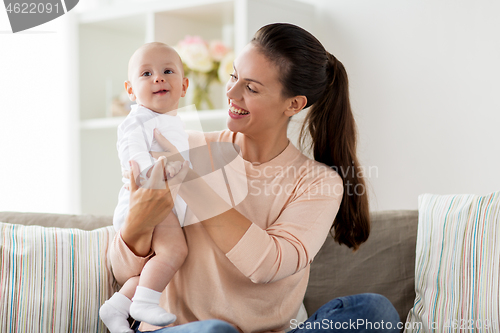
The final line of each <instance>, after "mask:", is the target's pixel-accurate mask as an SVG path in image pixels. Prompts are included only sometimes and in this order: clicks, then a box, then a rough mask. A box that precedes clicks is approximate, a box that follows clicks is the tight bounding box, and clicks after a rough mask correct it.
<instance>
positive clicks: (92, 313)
mask: <svg viewBox="0 0 500 333" xmlns="http://www.w3.org/2000/svg"><path fill="white" fill-rule="evenodd" d="M114 233H115V231H114V229H113V227H112V226H109V227H104V228H100V229H96V230H92V231H84V230H80V229H61V228H46V227H41V226H23V225H14V224H9V223H2V222H0V299H1V300H2V301H1V302H0V327H2V331H5V332H107V330H106V328H105V327H104V324H103V323H102V321H100V320H99V314H98V311H99V307H100V305H101V304H102V303H104V301H105V300H106V299H108V298H109V297H110V296H111V295H112V294H113V292H114V291H115V288H116V284H115V282H114V279H113V275H112V273H111V271H110V267H109V262H108V260H107V257H106V253H107V249H108V247H109V246H110V244H111V241H112V239H113V236H114Z"/></svg>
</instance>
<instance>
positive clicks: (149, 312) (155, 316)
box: [130, 301, 177, 326]
mask: <svg viewBox="0 0 500 333" xmlns="http://www.w3.org/2000/svg"><path fill="white" fill-rule="evenodd" d="M130 315H131V316H132V318H134V319H135V320H138V321H143V322H145V323H148V324H151V325H156V326H167V325H169V324H172V323H173V322H174V321H175V320H176V319H177V317H176V316H175V315H174V314H172V313H169V312H167V311H165V310H164V309H163V308H162V307H161V306H159V305H158V304H153V303H147V302H141V301H133V302H132V305H131V306H130Z"/></svg>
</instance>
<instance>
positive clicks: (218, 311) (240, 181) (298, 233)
mask: <svg viewBox="0 0 500 333" xmlns="http://www.w3.org/2000/svg"><path fill="white" fill-rule="evenodd" d="M227 98H228V99H229V102H230V108H229V115H230V117H229V119H228V128H229V130H225V131H221V132H212V133H195V132H192V133H190V136H189V147H190V154H189V156H190V161H191V163H192V165H193V168H192V169H189V170H188V171H187V175H186V177H185V178H184V181H183V183H182V185H180V188H178V190H179V192H178V193H179V195H180V197H182V199H183V200H185V202H186V203H187V205H188V209H187V211H186V215H185V223H184V229H183V231H184V234H185V237H186V243H187V247H188V254H187V257H186V260H185V261H184V263H183V265H182V266H181V267H180V269H179V270H178V271H177V273H176V274H175V275H174V276H173V278H172V280H171V281H170V283H169V284H168V286H167V287H166V289H165V290H164V294H165V296H166V297H164V298H162V300H163V301H162V303H161V304H160V305H162V306H163V307H164V308H165V309H167V310H168V311H170V312H172V313H174V314H175V315H176V316H177V320H176V322H175V323H174V325H177V326H179V327H175V328H172V329H171V328H170V327H167V328H163V329H161V330H160V331H159V332H165V333H168V332H169V331H171V330H173V331H175V332H220V328H218V329H213V327H211V324H212V321H209V320H207V319H218V320H223V321H225V322H228V323H230V324H231V325H232V326H235V327H236V328H237V329H238V330H239V331H242V332H282V331H283V330H284V329H286V328H290V327H291V326H290V325H291V324H292V319H293V318H294V317H295V316H296V315H297V312H298V310H299V307H300V305H301V302H302V299H303V297H304V293H305V290H306V287H307V283H308V278H309V265H310V263H311V262H312V260H313V259H314V256H315V255H316V254H317V253H318V251H319V249H320V248H321V246H322V244H323V242H324V241H325V239H326V237H327V236H328V234H329V231H330V230H332V231H333V234H334V237H335V239H336V240H337V241H338V242H339V243H340V244H345V245H347V246H348V247H351V248H354V249H356V248H358V247H359V246H360V245H361V244H362V243H363V242H364V241H365V240H366V239H367V237H368V234H369V230H370V224H369V217H368V204H367V203H368V200H367V195H366V191H360V193H358V194H356V193H354V194H353V193H352V192H348V189H349V188H350V187H352V186H353V185H355V186H356V185H358V186H361V187H363V186H364V180H363V178H362V177H363V175H362V173H358V172H353V173H346V172H341V173H337V172H336V170H349V168H354V169H356V170H358V169H359V164H358V163H357V158H356V134H355V123H354V119H353V115H352V112H351V109H350V104H349V94H348V89H347V75H346V73H345V70H344V68H343V66H342V64H341V63H340V62H339V61H338V60H337V59H336V58H335V57H333V56H332V55H331V54H330V53H328V52H327V51H326V50H325V49H324V47H323V46H322V45H321V43H320V42H319V41H318V40H317V39H316V38H315V37H314V36H312V35H311V34H310V33H308V32H307V31H305V30H304V29H302V28H299V27H297V26H294V25H291V24H284V23H276V24H271V25H267V26H264V27H262V28H261V29H260V30H259V31H258V32H257V33H256V35H255V37H254V39H253V40H252V41H251V42H250V44H248V45H247V46H246V47H245V48H244V49H243V51H242V52H241V53H240V55H239V56H238V57H237V58H236V60H235V61H234V72H233V74H232V75H231V78H230V80H229V82H228V83H227ZM309 106H311V109H310V110H309V113H308V117H307V118H306V120H307V123H306V127H305V128H306V129H305V130H308V131H309V132H310V134H311V137H312V140H313V151H314V158H315V159H314V160H312V159H309V158H307V157H306V156H305V155H303V154H302V153H301V152H300V151H299V150H298V149H297V148H296V147H294V146H293V144H291V143H290V141H289V140H288V138H287V126H288V124H289V121H290V118H291V117H292V116H294V115H296V114H297V113H299V112H301V111H302V110H303V109H304V108H305V107H309ZM155 139H156V140H157V142H158V144H160V146H162V147H163V149H164V150H165V152H164V153H158V152H156V153H152V155H153V156H154V157H161V156H167V158H168V159H169V160H174V159H176V158H181V157H180V156H179V155H178V154H177V157H176V153H177V151H176V149H175V148H174V147H173V145H172V144H171V143H170V142H168V141H167V140H166V139H165V138H164V137H163V136H162V135H160V134H158V133H155ZM200 149H201V150H200ZM230 156H231V158H229V157H230ZM234 156H236V157H235V158H234V160H233V157H234ZM207 170H208V171H207ZM283 170H286V171H287V172H283ZM292 170H293V171H292ZM294 171H295V172H294ZM203 175H206V176H207V177H204V176H203ZM174 178H175V177H174ZM219 183H220V184H219ZM214 184H216V186H214ZM168 185H169V186H171V185H172V184H171V183H169V184H168ZM219 185H220V186H219ZM249 186H250V187H251V188H252V191H251V192H245V191H244V190H246V189H248V187H249ZM175 188H177V186H176V187H175ZM226 193H227V195H226ZM242 193H243V195H242ZM240 199H241V200H240ZM139 204H141V203H140V201H139ZM142 205H143V206H144V209H135V210H130V211H129V215H128V218H127V220H126V221H125V223H124V224H123V226H122V228H121V229H120V231H119V233H118V234H117V236H116V238H115V240H114V243H113V246H112V248H111V253H110V256H111V262H112V265H113V272H114V274H115V277H116V279H117V280H118V282H120V283H124V281H125V280H128V279H129V278H131V277H132V276H134V275H136V274H137V273H138V272H140V271H141V270H142V269H143V267H144V266H145V264H146V263H147V262H148V260H149V258H150V256H151V246H150V240H149V239H150V238H151V236H152V235H151V233H150V231H149V230H151V228H152V227H154V225H152V224H154V223H153V222H152V221H151V218H148V217H147V216H149V214H150V212H151V211H153V210H154V208H153V207H149V208H148V204H147V203H146V202H144V203H142ZM153 206H154V205H153ZM166 214H168V212H167V213H166ZM171 214H172V213H170V215H168V216H171ZM167 219H168V218H167ZM144 226H147V228H146V229H147V230H145V227H144ZM357 319H363V320H368V321H370V322H385V323H389V324H391V325H390V327H389V326H386V327H387V329H386V330H385V329H384V330H383V331H387V332H395V331H396V330H397V329H396V324H397V322H398V321H399V316H398V313H397V312H396V310H395V309H394V307H393V306H392V305H391V303H390V302H389V301H388V300H387V299H386V298H384V297H383V296H380V295H373V294H369V295H368V294H364V295H357V296H350V297H343V298H340V299H335V300H332V301H331V302H329V303H327V304H325V305H324V306H323V307H322V308H320V309H319V310H318V312H316V313H315V314H314V315H313V316H312V317H311V318H310V319H309V320H308V323H309V324H305V325H300V326H296V327H292V328H295V330H294V332H296V333H299V332H300V333H305V332H313V330H309V329H308V328H310V327H313V328H314V327H317V326H318V325H317V323H319V322H322V321H327V322H332V321H333V322H335V321H337V322H346V323H347V322H349V321H354V322H356V320H357ZM193 322H195V323H193ZM218 323H219V324H220V322H218ZM379 328H380V327H379ZM152 329H158V327H153V326H148V325H146V324H145V323H142V324H141V325H140V327H139V330H138V332H139V331H149V330H152ZM224 330H226V331H227V332H236V331H235V330H234V329H232V328H231V326H229V325H227V324H226V326H224ZM361 330H363V328H362V327H360V328H358V329H357V330H356V329H353V330H352V331H361ZM368 331H370V330H368ZM374 331H377V332H380V331H381V330H380V329H377V330H374Z"/></svg>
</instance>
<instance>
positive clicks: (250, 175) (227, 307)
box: [110, 130, 343, 332]
mask: <svg viewBox="0 0 500 333" xmlns="http://www.w3.org/2000/svg"><path fill="white" fill-rule="evenodd" d="M236 135H241V134H237V133H233V132H231V131H229V130H225V131H222V132H213V133H205V135H203V134H201V133H191V134H190V139H189V140H190V147H198V146H201V145H203V144H205V140H206V142H207V143H210V142H234V138H235V136H236ZM243 163H244V166H245V170H244V171H243V170H237V171H238V172H240V173H241V172H246V177H247V180H248V195H247V196H246V197H245V198H244V200H243V201H241V202H240V203H239V204H237V205H236V206H235V209H236V210H237V211H238V212H240V213H241V214H243V215H244V216H245V217H246V218H248V219H249V220H250V221H252V225H251V226H250V228H249V229H248V230H247V231H246V233H245V234H244V236H243V237H242V238H241V239H240V241H239V242H238V243H237V244H236V245H235V246H234V247H233V248H232V249H231V251H229V252H228V253H227V254H224V253H223V252H222V251H221V250H220V249H219V248H218V247H217V245H215V243H214V242H213V241H212V239H211V237H210V236H209V235H208V234H207V232H206V231H205V229H204V227H203V225H202V224H201V223H196V224H192V225H188V226H186V227H184V232H185V235H186V241H187V244H188V249H189V254H188V256H187V259H186V261H185V263H184V265H183V266H182V267H181V268H180V270H179V271H178V272H177V273H176V274H175V276H174V277H173V279H172V280H171V281H170V283H169V284H168V286H167V288H166V289H165V291H164V292H163V294H162V299H161V305H162V306H163V307H164V308H165V309H167V310H168V311H170V312H172V313H174V314H175V315H176V316H177V321H176V322H175V325H179V324H184V323H187V322H191V321H196V320H205V319H213V318H217V319H222V320H225V321H227V322H229V323H232V324H233V325H235V326H236V327H237V328H238V329H240V330H241V331H243V332H281V331H283V329H285V328H286V327H289V325H290V320H291V319H293V318H295V316H296V315H297V312H298V309H299V307H300V304H301V302H302V299H303V297H304V294H305V291H306V287H307V282H308V278H309V264H310V263H311V262H312V260H313V258H314V256H315V255H316V253H317V252H318V251H319V249H320V248H321V246H322V244H323V242H324V241H325V239H326V237H327V236H328V232H329V230H330V227H331V225H332V222H333V220H334V218H335V215H336V214H337V211H338V209H339V205H340V202H341V200H342V193H343V190H342V189H343V187H342V180H341V178H340V176H339V175H338V174H337V173H336V172H334V171H333V170H332V169H331V168H327V167H326V166H325V165H324V164H321V163H319V162H316V161H313V160H311V159H309V158H307V157H306V156H304V155H303V154H302V153H301V152H300V151H299V150H298V149H297V148H296V147H294V146H293V145H292V144H291V143H290V144H289V145H288V147H287V148H286V149H285V150H284V151H283V152H282V153H281V154H280V155H278V156H277V157H275V158H274V159H272V160H271V161H269V162H267V163H263V164H260V165H258V166H254V165H252V164H251V163H249V162H247V161H244V162H243ZM188 213H189V209H188ZM188 213H186V221H187V219H188V215H189V214H188ZM148 258H149V257H146V258H143V257H137V256H135V255H134V253H133V252H131V251H130V249H129V248H128V247H127V245H126V244H125V243H124V241H123V239H122V238H121V235H120V234H119V233H118V234H117V235H116V237H115V239H114V242H113V245H112V247H111V249H110V260H111V264H112V267H113V272H114V274H115V277H116V278H117V280H118V282H119V283H123V282H124V281H125V280H126V279H128V278H129V277H131V276H134V275H138V274H139V273H140V271H141V269H142V267H143V266H144V264H145V263H146V261H147V260H148ZM156 328H157V327H154V326H151V325H147V324H145V323H142V324H141V327H140V329H141V330H142V331H147V330H153V329H156Z"/></svg>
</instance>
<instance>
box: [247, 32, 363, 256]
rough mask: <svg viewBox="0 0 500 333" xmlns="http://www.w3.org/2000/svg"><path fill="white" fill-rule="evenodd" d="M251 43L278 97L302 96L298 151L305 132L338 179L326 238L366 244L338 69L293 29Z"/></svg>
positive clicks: (359, 179)
mask: <svg viewBox="0 0 500 333" xmlns="http://www.w3.org/2000/svg"><path fill="white" fill-rule="evenodd" d="M252 43H254V45H257V46H258V47H259V49H260V50H261V51H262V52H263V54H264V55H265V56H266V57H267V58H268V59H269V60H271V61H273V62H274V63H275V64H276V65H277V66H278V69H279V71H280V73H281V75H280V82H281V84H282V85H283V91H282V94H283V96H284V97H291V96H298V95H303V96H306V98H307V105H306V108H307V107H310V109H309V112H308V114H307V116H306V119H305V121H304V124H303V126H302V129H301V131H300V141H299V142H300V143H301V144H300V147H301V148H303V147H304V145H305V142H306V132H307V131H308V132H309V134H310V135H311V139H312V141H311V147H312V150H313V153H314V159H315V160H316V161H318V162H321V163H324V164H326V165H328V166H330V167H331V168H332V169H334V170H335V171H337V172H338V174H339V175H340V177H341V178H342V181H343V183H344V193H343V197H342V202H341V204H340V208H339V211H338V213H337V216H336V217H335V220H334V221H333V225H332V228H331V230H330V233H331V234H332V236H333V238H334V239H335V240H336V241H337V242H338V243H340V244H345V245H347V246H348V247H350V248H354V249H357V248H358V247H359V245H360V244H361V243H363V242H365V241H366V240H367V239H368V235H369V233H370V217H369V208H368V195H367V193H366V186H365V182H364V179H363V175H362V172H361V171H362V170H361V168H360V165H359V162H358V159H357V157H356V123H355V121H354V116H353V114H352V111H351V105H350V102H349V88H348V87H349V84H348V80H347V73H346V71H345V69H344V66H343V65H342V63H341V62H340V61H338V60H337V59H336V58H335V57H334V56H333V55H331V54H330V53H329V52H327V51H326V50H325V48H324V47H323V45H321V43H320V42H319V41H318V40H317V39H316V38H315V37H314V36H313V35H311V34H310V33H309V32H307V31H306V30H304V29H302V28H300V27H298V26H295V25H293V24H288V23H273V24H269V25H266V26H264V27H262V28H260V29H259V31H257V33H256V34H255V35H254V38H253V39H252ZM359 188H361V189H362V191H361V193H359ZM332 231H333V233H332Z"/></svg>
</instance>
